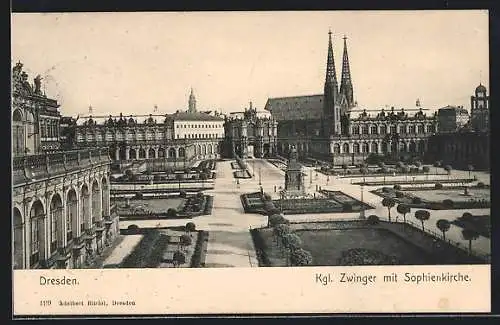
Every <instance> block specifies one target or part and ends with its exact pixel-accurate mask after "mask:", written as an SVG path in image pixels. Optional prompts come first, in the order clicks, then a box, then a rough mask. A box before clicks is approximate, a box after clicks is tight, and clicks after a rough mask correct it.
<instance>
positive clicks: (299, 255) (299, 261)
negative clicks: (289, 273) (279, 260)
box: [290, 248, 313, 266]
mask: <svg viewBox="0 0 500 325" xmlns="http://www.w3.org/2000/svg"><path fill="white" fill-rule="evenodd" d="M312 260H313V259H312V255H311V253H310V252H309V251H306V250H305V249H302V248H299V249H297V250H295V251H294V252H293V253H292V254H291V255H290V262H291V264H292V266H305V265H310V264H311V263H312Z"/></svg>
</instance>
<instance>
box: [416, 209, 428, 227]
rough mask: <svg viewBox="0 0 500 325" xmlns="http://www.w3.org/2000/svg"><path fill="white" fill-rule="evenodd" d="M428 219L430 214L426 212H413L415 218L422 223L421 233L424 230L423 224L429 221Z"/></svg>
mask: <svg viewBox="0 0 500 325" xmlns="http://www.w3.org/2000/svg"><path fill="white" fill-rule="evenodd" d="M430 217H431V214H430V213H429V211H427V210H417V211H415V218H417V219H418V220H420V222H421V223H422V231H425V230H424V222H425V221H426V220H429V218H430Z"/></svg>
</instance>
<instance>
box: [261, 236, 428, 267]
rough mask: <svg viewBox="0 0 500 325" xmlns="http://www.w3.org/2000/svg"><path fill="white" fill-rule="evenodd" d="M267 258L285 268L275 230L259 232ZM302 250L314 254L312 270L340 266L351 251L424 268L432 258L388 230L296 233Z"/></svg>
mask: <svg viewBox="0 0 500 325" xmlns="http://www.w3.org/2000/svg"><path fill="white" fill-rule="evenodd" d="M259 232H260V235H261V237H262V241H263V244H264V250H265V254H266V256H267V259H268V260H269V262H270V263H271V265H272V266H285V263H286V261H285V258H284V257H283V255H282V253H281V251H280V250H279V249H278V248H277V247H276V244H275V243H274V242H273V235H272V229H260V230H259ZM295 233H296V234H297V235H298V236H299V237H300V238H301V240H302V248H304V249H305V250H308V251H309V252H311V254H312V256H313V263H312V265H313V266H335V265H339V259H340V258H341V257H342V254H343V253H345V252H346V251H349V250H351V249H362V250H370V251H375V252H376V253H378V254H380V253H381V254H380V255H385V256H387V257H389V258H395V259H396V260H397V261H398V264H403V265H404V264H406V265H422V264H429V263H431V258H430V256H428V254H426V253H425V252H424V251H422V250H421V249H419V248H417V247H416V246H414V245H412V244H410V243H408V242H406V241H404V240H403V239H401V238H400V237H398V236H397V235H394V234H393V233H392V232H390V231H388V230H385V229H377V228H357V229H320V230H297V231H296V232H295Z"/></svg>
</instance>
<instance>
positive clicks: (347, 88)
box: [340, 36, 354, 108]
mask: <svg viewBox="0 0 500 325" xmlns="http://www.w3.org/2000/svg"><path fill="white" fill-rule="evenodd" d="M340 94H341V95H344V96H345V98H346V100H347V103H348V106H349V108H351V107H353V106H354V94H353V89H352V80H351V69H350V67H349V55H348V54H347V37H346V36H344V54H343V56H342V79H341V80H340Z"/></svg>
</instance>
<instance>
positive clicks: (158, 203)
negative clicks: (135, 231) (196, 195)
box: [117, 197, 186, 214]
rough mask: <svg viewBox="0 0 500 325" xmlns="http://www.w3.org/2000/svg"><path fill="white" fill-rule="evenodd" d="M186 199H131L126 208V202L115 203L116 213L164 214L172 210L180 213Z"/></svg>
mask: <svg viewBox="0 0 500 325" xmlns="http://www.w3.org/2000/svg"><path fill="white" fill-rule="evenodd" d="M185 202H186V199H184V198H179V197H176V198H168V199H165V198H158V199H131V200H130V207H127V206H126V204H127V202H126V201H119V202H117V208H118V213H124V214H135V213H136V214H142V213H148V212H151V213H153V214H155V213H158V214H159V213H166V212H167V210H168V209H170V208H173V209H176V210H177V211H181V210H182V208H183V207H184V203H185Z"/></svg>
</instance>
